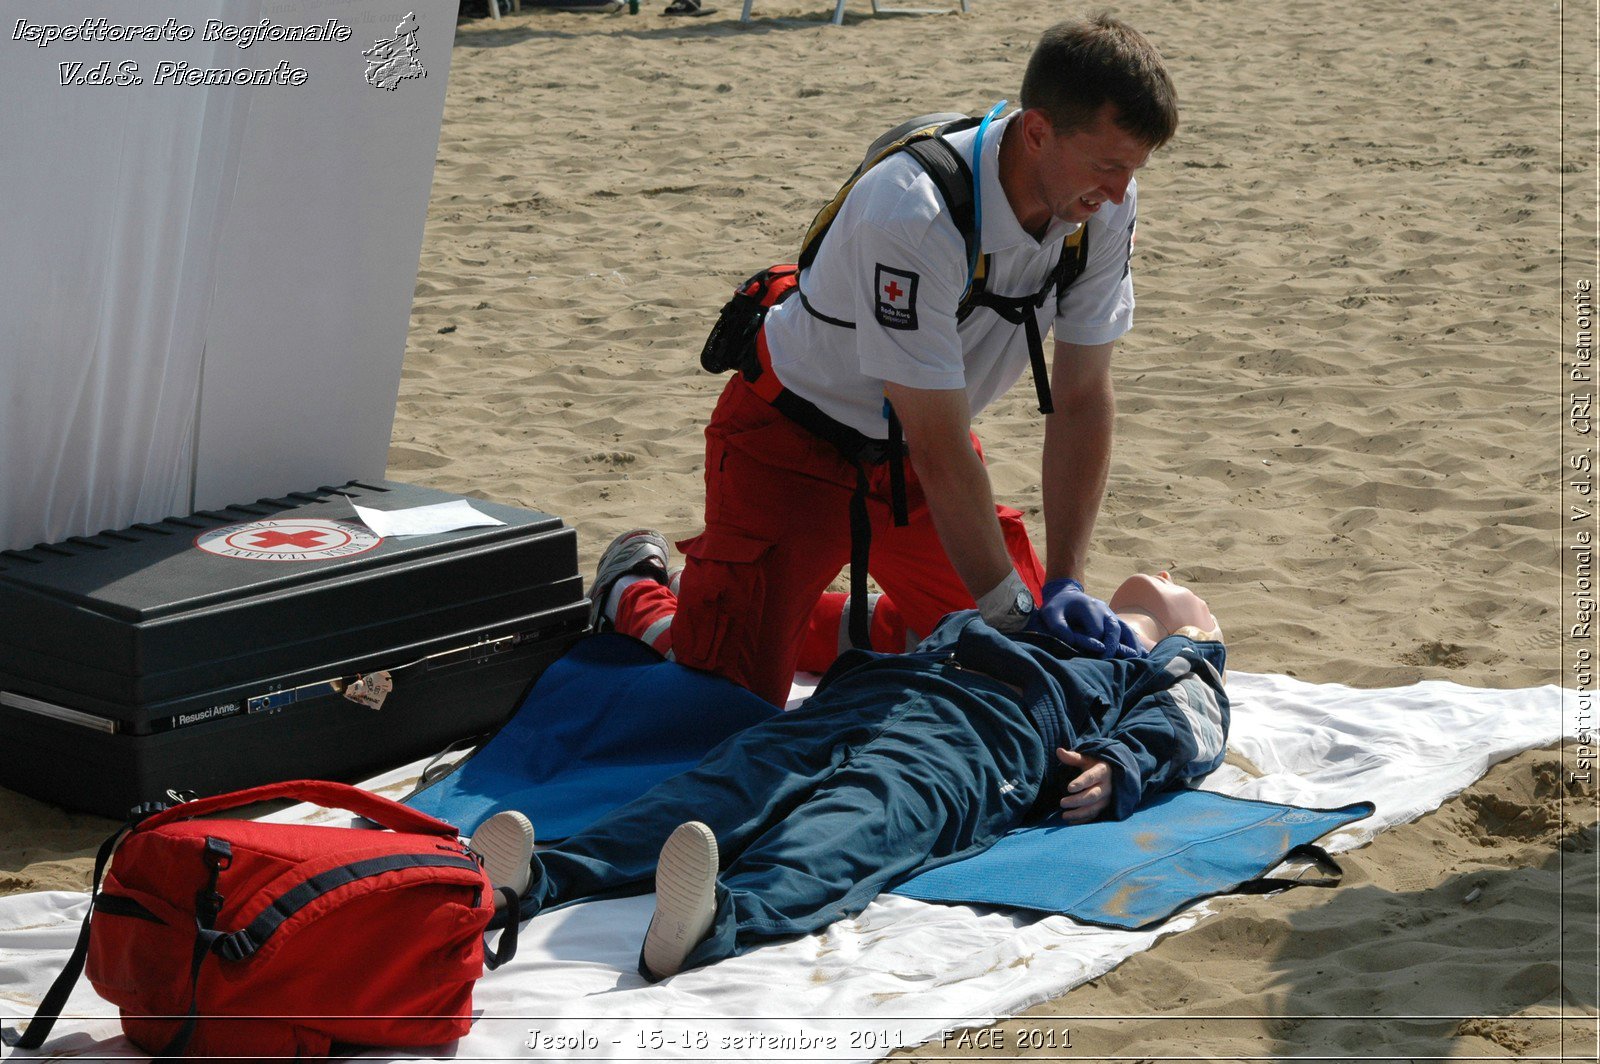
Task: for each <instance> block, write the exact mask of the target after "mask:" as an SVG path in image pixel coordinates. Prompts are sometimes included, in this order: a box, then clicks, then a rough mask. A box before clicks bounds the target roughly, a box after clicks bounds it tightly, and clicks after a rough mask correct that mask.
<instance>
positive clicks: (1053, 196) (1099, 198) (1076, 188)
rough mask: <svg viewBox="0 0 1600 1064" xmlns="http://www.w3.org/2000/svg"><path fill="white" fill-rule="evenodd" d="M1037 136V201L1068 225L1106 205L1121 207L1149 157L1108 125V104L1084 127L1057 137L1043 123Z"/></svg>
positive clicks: (1146, 150) (1129, 136)
mask: <svg viewBox="0 0 1600 1064" xmlns="http://www.w3.org/2000/svg"><path fill="white" fill-rule="evenodd" d="M1041 117H1042V114H1041ZM1038 136H1039V137H1040V141H1041V143H1040V150H1039V155H1038V159H1039V164H1040V165H1039V172H1038V194H1039V197H1040V198H1041V199H1042V200H1043V201H1044V205H1045V207H1047V208H1048V209H1049V212H1050V214H1051V215H1052V216H1053V217H1056V218H1059V219H1061V220H1062V221H1064V222H1069V223H1072V224H1077V223H1079V222H1083V221H1087V220H1088V218H1089V216H1090V215H1091V214H1093V213H1094V212H1095V211H1097V210H1099V209H1100V205H1101V204H1102V203H1104V202H1105V201H1106V200H1110V201H1111V202H1112V203H1121V202H1122V198H1123V196H1125V195H1127V192H1128V182H1130V181H1132V180H1133V174H1134V171H1135V170H1138V169H1139V168H1140V167H1142V166H1143V165H1144V164H1145V163H1146V162H1147V161H1149V158H1150V148H1149V146H1148V145H1146V144H1144V143H1143V142H1141V141H1140V140H1138V139H1137V138H1135V137H1134V136H1133V135H1132V134H1130V133H1127V132H1126V131H1124V130H1123V129H1121V128H1119V127H1118V126H1117V125H1116V123H1115V122H1114V121H1112V119H1111V106H1110V105H1109V104H1107V105H1106V107H1105V109H1103V110H1102V111H1101V112H1100V115H1099V117H1098V118H1097V119H1096V120H1095V121H1094V122H1093V123H1092V124H1090V125H1088V126H1085V127H1083V128H1081V129H1078V130H1074V131H1073V132H1071V133H1058V132H1056V130H1055V129H1053V128H1052V127H1051V126H1050V124H1049V122H1048V121H1045V122H1044V123H1043V126H1042V129H1041V131H1040V133H1039V134H1038Z"/></svg>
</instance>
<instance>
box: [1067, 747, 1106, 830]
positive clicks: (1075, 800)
mask: <svg viewBox="0 0 1600 1064" xmlns="http://www.w3.org/2000/svg"><path fill="white" fill-rule="evenodd" d="M1056 760H1058V761H1060V762H1061V763H1062V764H1063V765H1065V766H1067V768H1069V769H1077V771H1078V774H1077V775H1076V776H1074V777H1073V780H1072V782H1071V783H1069V784H1067V796H1066V797H1065V798H1063V799H1061V819H1062V820H1064V821H1066V822H1067V823H1068V824H1083V823H1087V822H1088V821H1090V820H1093V819H1095V818H1096V817H1098V816H1099V815H1100V814H1101V813H1104V812H1105V811H1106V807H1107V806H1109V805H1110V804H1111V766H1110V765H1109V764H1107V763H1106V762H1104V761H1102V760H1100V759H1099V758H1098V757H1094V756H1093V755H1091V754H1080V753H1078V752H1077V751H1075V750H1066V749H1057V750H1056Z"/></svg>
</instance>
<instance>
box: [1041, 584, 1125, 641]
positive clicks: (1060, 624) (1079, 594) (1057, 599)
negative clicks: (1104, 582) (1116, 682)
mask: <svg viewBox="0 0 1600 1064" xmlns="http://www.w3.org/2000/svg"><path fill="white" fill-rule="evenodd" d="M1028 627H1029V628H1031V629H1033V630H1034V631H1036V632H1043V633H1045V634H1046V635H1053V636H1055V637H1056V638H1057V639H1059V640H1061V641H1062V642H1063V643H1065V644H1067V646H1069V647H1071V648H1072V649H1073V650H1076V651H1077V652H1078V653H1079V654H1082V655H1083V656H1084V657H1089V658H1140V657H1143V656H1144V648H1143V647H1141V646H1140V645H1139V639H1138V637H1137V636H1135V635H1134V633H1133V629H1132V628H1129V627H1128V626H1127V624H1125V623H1124V622H1123V620H1122V618H1120V617H1118V616H1117V615H1116V614H1115V613H1112V612H1111V607H1110V606H1107V605H1106V604H1105V603H1104V602H1101V601H1100V600H1099V599H1097V598H1095V597H1094V596H1092V595H1090V594H1089V593H1088V592H1086V591H1084V590H1083V585H1082V584H1080V583H1078V582H1077V581H1076V580H1072V579H1064V580H1052V581H1050V582H1049V583H1047V584H1045V585H1044V601H1043V602H1041V603H1039V608H1038V609H1036V610H1034V611H1033V617H1032V618H1031V619H1030V620H1029V622H1028Z"/></svg>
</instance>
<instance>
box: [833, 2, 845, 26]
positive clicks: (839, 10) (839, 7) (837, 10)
mask: <svg viewBox="0 0 1600 1064" xmlns="http://www.w3.org/2000/svg"><path fill="white" fill-rule="evenodd" d="M833 24H834V25H835V26H840V25H843V24H844V0H839V2H838V4H836V5H835V6H834V9H833Z"/></svg>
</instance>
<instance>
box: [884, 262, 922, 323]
mask: <svg viewBox="0 0 1600 1064" xmlns="http://www.w3.org/2000/svg"><path fill="white" fill-rule="evenodd" d="M877 266H878V269H877V270H876V273H875V276H874V278H873V283H874V285H875V286H876V291H875V292H874V293H873V307H874V308H876V312H877V316H878V324H879V325H882V326H883V327H884V328H885V329H915V328H916V327H917V275H916V274H914V273H912V272H911V271H910V270H892V269H890V268H889V267H887V266H885V265H884V264H883V263H881V262H880V263H878V264H877Z"/></svg>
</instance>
